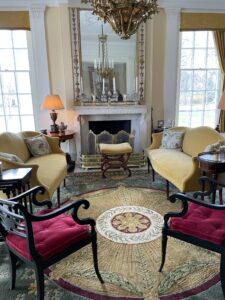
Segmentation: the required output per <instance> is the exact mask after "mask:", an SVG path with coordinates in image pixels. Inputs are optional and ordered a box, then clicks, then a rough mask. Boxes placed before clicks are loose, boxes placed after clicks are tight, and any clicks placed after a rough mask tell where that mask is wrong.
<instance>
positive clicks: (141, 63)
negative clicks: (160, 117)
mask: <svg viewBox="0 0 225 300" xmlns="http://www.w3.org/2000/svg"><path fill="white" fill-rule="evenodd" d="M80 10H90V9H83V8H77V7H70V8H69V11H70V26H71V43H72V72H73V92H74V99H75V103H74V104H75V105H76V104H77V102H79V101H78V99H79V97H80V78H81V76H82V53H81V34H80ZM90 11H91V10H90ZM136 34H137V38H136V58H137V77H138V98H139V104H143V103H144V90H145V23H142V24H141V25H140V26H139V29H138V31H137V33H136ZM106 105H107V104H106Z"/></svg>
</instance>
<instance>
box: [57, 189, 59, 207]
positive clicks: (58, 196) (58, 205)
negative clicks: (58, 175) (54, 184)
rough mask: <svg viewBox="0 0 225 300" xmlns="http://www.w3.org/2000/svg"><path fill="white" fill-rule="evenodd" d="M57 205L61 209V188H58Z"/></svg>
mask: <svg viewBox="0 0 225 300" xmlns="http://www.w3.org/2000/svg"><path fill="white" fill-rule="evenodd" d="M57 205H58V207H60V186H59V187H58V188H57Z"/></svg>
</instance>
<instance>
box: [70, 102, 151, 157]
mask: <svg viewBox="0 0 225 300" xmlns="http://www.w3.org/2000/svg"><path fill="white" fill-rule="evenodd" d="M74 110H75V114H76V116H77V120H78V122H77V126H75V131H76V151H77V154H78V157H77V158H78V160H79V155H80V154H82V153H84V152H85V151H86V147H87V140H86V137H87V136H88V131H89V127H88V126H89V121H114V120H115V121H116V120H131V132H132V133H134V134H135V144H134V152H141V151H142V150H143V149H144V148H145V147H146V146H147V145H145V143H146V134H147V131H146V129H147V128H146V126H147V124H146V120H145V118H146V114H147V106H146V105H138V104H137V105H135V104H134V105H130V104H122V105H121V104H118V105H75V106H74Z"/></svg>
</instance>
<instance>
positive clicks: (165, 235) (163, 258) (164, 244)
mask: <svg viewBox="0 0 225 300" xmlns="http://www.w3.org/2000/svg"><path fill="white" fill-rule="evenodd" d="M167 239H168V238H167V234H166V233H163V235H162V261H161V265H160V268H159V272H161V271H162V269H163V266H164V263H165V259H166V245H167Z"/></svg>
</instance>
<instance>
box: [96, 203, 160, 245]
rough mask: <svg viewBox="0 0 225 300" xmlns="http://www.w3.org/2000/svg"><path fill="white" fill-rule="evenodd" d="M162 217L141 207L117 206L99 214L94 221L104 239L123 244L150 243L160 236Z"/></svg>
mask: <svg viewBox="0 0 225 300" xmlns="http://www.w3.org/2000/svg"><path fill="white" fill-rule="evenodd" d="M162 225H163V217H162V216H161V215H160V214H158V213H157V212H155V211H153V210H151V209H149V208H145V207H141V206H119V207H114V208H111V209H109V210H107V211H105V212H104V213H103V214H101V215H100V216H99V217H98V218H97V221H96V228H97V230H98V232H99V233H100V234H101V235H102V236H104V237H105V238H107V239H109V240H111V241H113V242H116V243H123V244H140V243H146V242H150V241H152V240H154V239H156V238H158V237H159V236H161V232H162Z"/></svg>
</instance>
